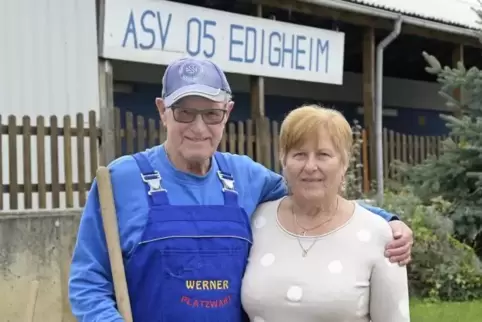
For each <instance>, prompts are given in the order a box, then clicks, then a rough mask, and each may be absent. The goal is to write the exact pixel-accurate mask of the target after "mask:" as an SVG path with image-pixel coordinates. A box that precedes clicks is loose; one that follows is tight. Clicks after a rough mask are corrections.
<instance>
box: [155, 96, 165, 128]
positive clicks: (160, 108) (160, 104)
mask: <svg viewBox="0 0 482 322" xmlns="http://www.w3.org/2000/svg"><path fill="white" fill-rule="evenodd" d="M156 107H157V111H158V112H159V117H160V118H161V121H162V125H164V127H165V126H166V112H167V108H166V105H165V104H164V100H163V99H162V98H159V97H156Z"/></svg>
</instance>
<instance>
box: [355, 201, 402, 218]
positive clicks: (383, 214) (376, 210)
mask: <svg viewBox="0 0 482 322" xmlns="http://www.w3.org/2000/svg"><path fill="white" fill-rule="evenodd" d="M358 203H359V204H360V206H362V207H363V208H365V209H366V210H368V211H370V212H372V213H374V214H375V215H378V216H380V217H382V218H383V219H385V220H386V221H392V220H400V219H399V218H398V216H396V215H394V214H392V213H390V212H388V211H386V210H384V209H382V208H378V207H374V206H370V205H367V204H365V203H363V202H358Z"/></svg>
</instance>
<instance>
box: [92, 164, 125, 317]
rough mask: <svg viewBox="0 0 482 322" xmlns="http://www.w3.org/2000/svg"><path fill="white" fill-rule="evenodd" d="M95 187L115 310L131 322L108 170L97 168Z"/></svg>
mask: <svg viewBox="0 0 482 322" xmlns="http://www.w3.org/2000/svg"><path fill="white" fill-rule="evenodd" d="M97 185H98V187H99V199H100V207H101V211H102V222H103V225H104V232H105V238H106V240H107V249H108V252H109V260H110V267H111V270H112V278H113V281H114V290H115V298H116V302H117V309H118V310H119V313H120V314H121V315H122V317H123V318H124V321H125V322H132V312H131V304H130V300H129V292H128V289H127V281H126V275H125V270H124V262H123V259H122V251H121V247H120V240H119V227H118V224H117V215H116V210H115V204H114V195H113V193H112V183H111V180H110V172H109V169H108V168H106V167H99V169H98V170H97Z"/></svg>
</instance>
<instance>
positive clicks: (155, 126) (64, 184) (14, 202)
mask: <svg viewBox="0 0 482 322" xmlns="http://www.w3.org/2000/svg"><path fill="white" fill-rule="evenodd" d="M84 118H86V119H84ZM73 119H74V120H73ZM112 120H113V132H114V133H113V135H112V136H111V137H112V138H113V140H112V141H113V142H102V140H103V139H104V140H105V137H106V136H105V135H102V134H103V131H104V132H105V130H102V129H101V127H99V125H98V122H97V121H98V118H97V115H96V113H95V112H93V111H92V112H90V113H89V114H88V117H84V115H82V114H78V115H76V116H75V117H72V116H64V117H63V118H60V119H59V118H58V117H57V116H51V117H49V118H45V117H42V116H40V117H37V118H35V119H31V118H29V117H28V116H25V117H23V118H22V120H21V121H19V120H18V119H17V118H16V117H14V116H9V117H8V118H7V119H5V118H3V119H2V116H0V151H2V157H1V158H0V183H3V184H0V210H2V209H31V208H35V209H38V208H49V209H50V208H72V207H82V206H83V205H84V204H85V200H86V194H87V191H88V189H89V187H90V185H91V183H92V180H93V179H94V176H95V172H96V169H97V167H98V166H99V165H100V164H105V163H106V162H105V161H104V160H103V157H102V155H103V154H102V153H101V152H102V150H103V149H106V148H107V147H108V148H111V149H112V150H113V151H114V157H119V156H121V155H125V154H131V153H134V152H137V151H141V150H144V149H145V148H147V147H149V146H154V145H157V144H159V143H161V142H163V141H164V140H165V138H166V133H165V130H164V128H162V126H160V124H159V121H158V120H154V119H145V118H144V117H142V116H134V115H133V114H132V113H130V112H127V113H125V114H124V115H121V112H120V110H118V109H114V110H113V111H112ZM20 124H21V125H20ZM278 131H279V124H278V122H276V121H270V120H267V119H265V120H262V121H260V122H253V121H251V120H247V121H239V122H230V123H228V125H227V126H226V130H225V135H224V136H223V139H222V142H221V144H220V148H219V149H220V150H221V151H229V152H232V153H238V154H246V155H248V156H250V157H251V158H253V159H254V160H256V161H258V162H261V163H262V164H264V165H265V166H266V167H268V168H271V169H272V170H274V171H276V172H279V171H280V164H279V162H278V160H277V155H278V151H279V150H278V139H277V138H278ZM256 133H258V134H259V135H256ZM104 134H105V133H104ZM364 137H366V135H364ZM383 139H384V172H385V176H386V178H395V177H396V174H394V173H391V171H390V169H389V165H390V163H391V162H392V161H393V160H402V161H405V162H409V163H418V162H420V161H421V160H423V159H425V158H426V157H427V156H428V155H430V154H438V153H439V151H440V142H441V139H442V138H441V137H417V136H411V135H403V134H399V133H396V132H393V131H390V130H386V129H385V130H384V132H383ZM367 153H368V147H367V144H366V141H365V142H364V144H363V149H362V161H363V164H364V168H365V169H368V166H367V164H366V163H367V159H368V158H367ZM5 154H6V155H7V156H5ZM363 173H364V174H363V175H364V177H365V178H364V179H365V181H367V180H368V178H366V177H367V176H368V173H367V171H366V170H365V171H364V172H363ZM5 182H7V184H5Z"/></svg>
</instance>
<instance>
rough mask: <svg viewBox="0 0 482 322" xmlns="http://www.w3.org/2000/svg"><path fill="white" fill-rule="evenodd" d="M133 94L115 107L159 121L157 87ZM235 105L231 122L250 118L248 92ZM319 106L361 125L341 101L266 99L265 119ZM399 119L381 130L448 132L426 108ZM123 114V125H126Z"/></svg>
mask: <svg viewBox="0 0 482 322" xmlns="http://www.w3.org/2000/svg"><path fill="white" fill-rule="evenodd" d="M132 85H133V89H134V90H133V92H132V93H115V94H114V102H115V105H116V106H117V107H119V108H121V110H123V111H130V112H132V113H134V115H142V116H145V117H147V118H154V119H158V118H159V114H158V112H157V109H156V106H155V103H154V99H155V97H157V96H160V94H161V87H160V86H159V85H150V84H138V83H137V84H132ZM234 101H235V106H234V110H233V112H232V114H231V120H232V121H239V120H245V119H247V118H249V116H250V97H249V94H248V93H234ZM309 103H319V104H324V105H325V106H329V107H334V108H336V109H338V110H339V111H341V112H343V114H344V115H345V117H346V118H347V120H348V121H349V122H350V123H352V121H353V120H354V119H357V120H358V121H359V122H360V124H361V125H363V115H359V114H357V113H356V110H357V107H358V106H359V104H353V103H343V102H319V101H316V100H310V99H300V98H289V97H281V96H269V95H268V96H266V98H265V104H266V116H267V117H268V118H270V119H271V120H278V121H281V120H282V119H283V117H284V116H285V115H286V114H287V113H288V112H289V111H290V110H291V109H293V108H294V107H297V106H300V105H302V104H309ZM386 108H390V109H395V110H397V112H398V116H396V117H391V116H384V118H383V122H384V127H385V128H388V129H391V130H394V131H396V132H400V133H404V134H413V135H444V134H447V132H448V130H447V128H446V126H445V122H444V121H443V120H442V119H441V118H440V117H439V115H440V112H439V111H434V110H425V109H418V108H417V109H415V108H414V109H410V108H397V107H396V106H386ZM123 114H124V113H122V123H123V124H124V123H125V118H124V115H123Z"/></svg>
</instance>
